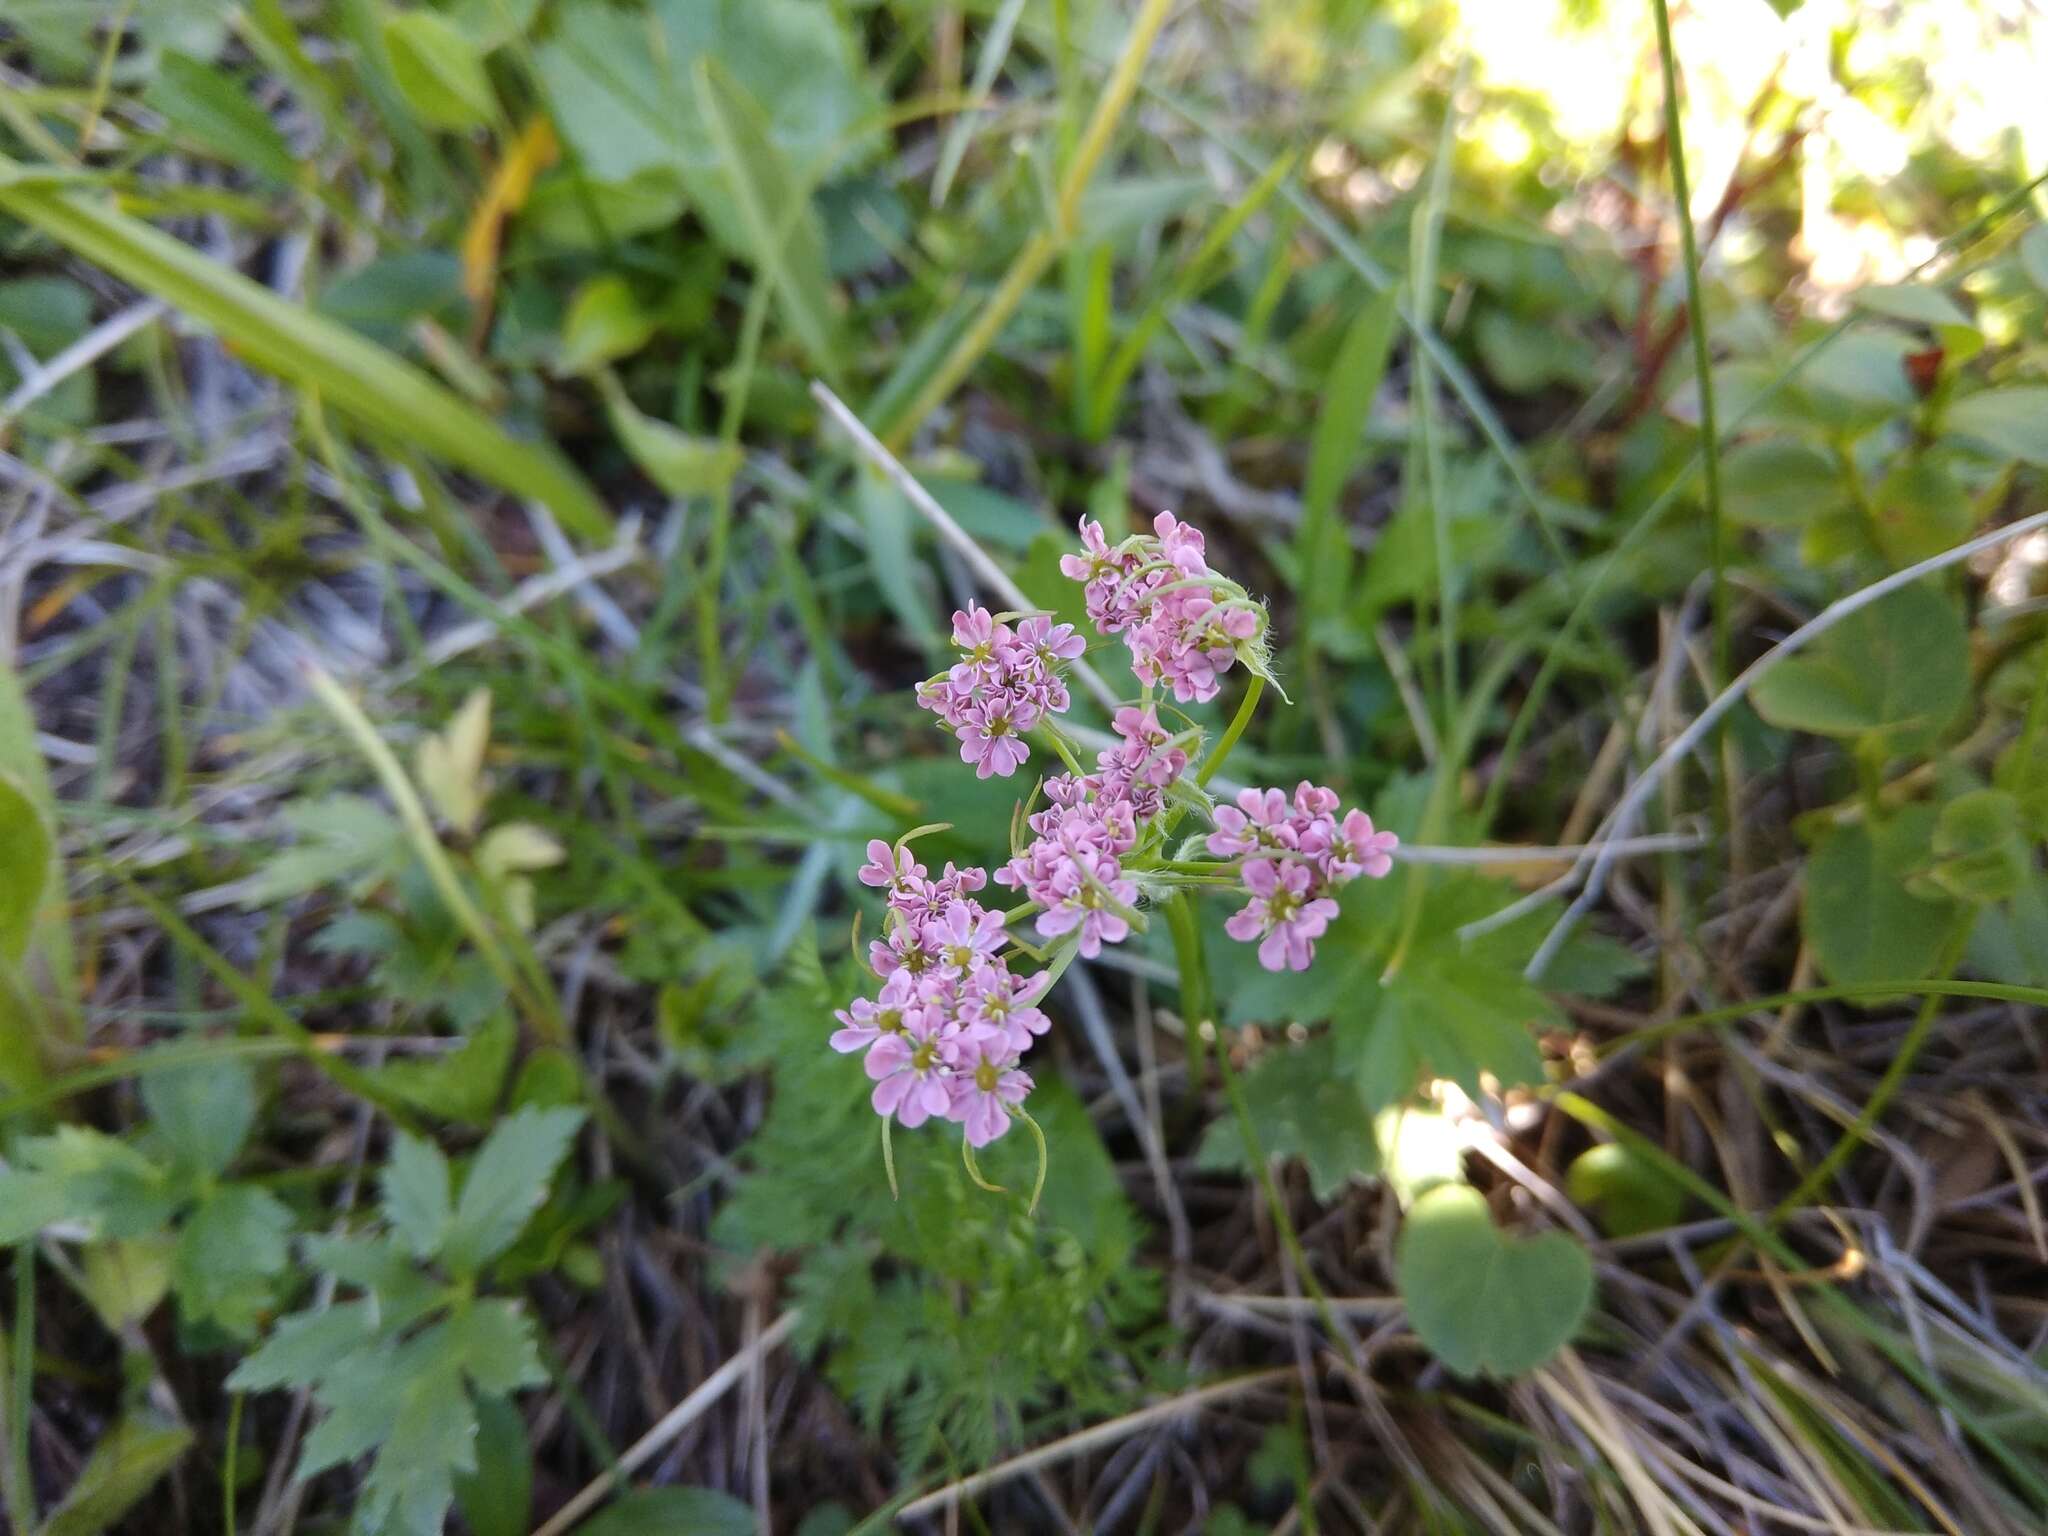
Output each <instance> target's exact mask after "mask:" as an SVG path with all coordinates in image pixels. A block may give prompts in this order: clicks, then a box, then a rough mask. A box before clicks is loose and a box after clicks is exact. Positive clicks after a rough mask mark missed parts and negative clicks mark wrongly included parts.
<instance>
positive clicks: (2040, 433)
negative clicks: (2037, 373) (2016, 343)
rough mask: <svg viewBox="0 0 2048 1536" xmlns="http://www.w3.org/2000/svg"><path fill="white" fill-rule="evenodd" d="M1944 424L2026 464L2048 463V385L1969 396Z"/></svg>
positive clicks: (2010, 386) (1952, 408)
mask: <svg viewBox="0 0 2048 1536" xmlns="http://www.w3.org/2000/svg"><path fill="white" fill-rule="evenodd" d="M1942 426H1943V427H1944V428H1945V429H1946V430H1947V431H1949V432H1952V433H1955V434H1957V435H1958V436H1961V437H1969V438H1975V439H1976V440H1977V441H1978V442H1981V443H1988V444H1989V445H1990V446H1991V447H1993V448H1995V449H1996V450H1998V452H1999V453H2001V454H2003V455H2004V456H2006V457H2007V458H2013V459H2018V460H2019V461H2020V462H2021V463H2023V464H2048V384H2008V385H2005V386H2003V387H2002V388H1998V389H1986V390H1981V391H1979V392H1978V393H1977V394H1974V395H1966V396H1965V397H1964V398H1963V399H1961V400H1958V401H1957V402H1956V403H1955V404H1954V405H1952V406H1950V407H1949V408H1948V414H1947V415H1946V416H1945V417H1943V418H1942Z"/></svg>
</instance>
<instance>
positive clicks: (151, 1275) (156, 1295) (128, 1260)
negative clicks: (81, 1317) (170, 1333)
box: [0, 1190, 172, 1329]
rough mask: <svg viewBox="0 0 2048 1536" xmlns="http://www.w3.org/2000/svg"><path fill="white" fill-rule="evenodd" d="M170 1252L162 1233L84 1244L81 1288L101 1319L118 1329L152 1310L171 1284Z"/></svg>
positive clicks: (0, 1197)
mask: <svg viewBox="0 0 2048 1536" xmlns="http://www.w3.org/2000/svg"><path fill="white" fill-rule="evenodd" d="M6 1198H7V1196H6V1193H5V1192H4V1190H0V1200H5V1199H6ZM171 1252H172V1240H171V1239H170V1238H169V1237H163V1236H159V1237H132V1238H113V1239H109V1240H107V1241H105V1242H98V1243H89V1244H87V1245H86V1249H85V1252H84V1253H83V1254H82V1255H81V1256H80V1258H79V1262H78V1271H79V1279H80V1281H81V1285H80V1289H81V1290H82V1291H83V1292H84V1293H85V1299H86V1300H87V1301H88V1302H90V1303H91V1304H92V1309H93V1311H95V1312H97V1313H98V1314H99V1316H100V1321H101V1322H103V1323H105V1324H106V1325H107V1327H108V1328H110V1329H119V1328H121V1327H122V1326H123V1325H125V1324H128V1323H134V1322H140V1321H141V1320H142V1319H143V1318H145V1317H147V1316H149V1314H150V1313H152V1312H154V1311H155V1310H156V1307H157V1303H158V1302H160V1301H162V1300H163V1299H164V1294H165V1293H166V1292H167V1291H169V1290H170V1288H171Z"/></svg>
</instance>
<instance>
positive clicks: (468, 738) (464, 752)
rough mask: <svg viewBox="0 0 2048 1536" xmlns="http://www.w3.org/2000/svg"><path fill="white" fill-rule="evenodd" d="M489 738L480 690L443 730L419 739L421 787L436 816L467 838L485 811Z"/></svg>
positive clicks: (486, 702)
mask: <svg viewBox="0 0 2048 1536" xmlns="http://www.w3.org/2000/svg"><path fill="white" fill-rule="evenodd" d="M490 740H491V693H490V690H489V689H488V688H479V689H477V690H476V692H474V693H472V694H471V695H470V696H469V697H468V698H467V699H466V700H464V701H463V705H462V708H461V709H459V710H457V711H456V712H455V718H454V719H453V720H451V721H449V722H448V729H447V730H445V731H442V732H440V733H439V734H437V735H433V736H429V737H428V738H427V739H426V740H425V741H423V742H421V743H420V751H419V761H418V763H417V765H416V772H417V774H418V777H419V781H420V789H421V791H422V792H423V793H424V794H425V795H426V797H427V799H428V801H429V802H430V803H431V804H432V805H433V807H434V809H435V810H436V811H438V812H439V813H440V816H441V819H442V820H443V821H445V822H447V823H448V825H449V826H451V827H453V828H454V829H455V830H456V831H457V832H459V833H461V834H462V835H463V836H464V837H467V836H468V835H469V834H470V833H472V832H474V831H475V830H476V824H477V818H478V817H480V816H482V815H483V809H484V777H483V771H484V749H485V748H486V747H487V746H489V745H490Z"/></svg>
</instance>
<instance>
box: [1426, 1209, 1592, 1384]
mask: <svg viewBox="0 0 2048 1536" xmlns="http://www.w3.org/2000/svg"><path fill="white" fill-rule="evenodd" d="M1394 1269H1395V1280H1396V1282H1397V1284H1398V1285H1399V1287H1400V1291H1401V1301H1402V1304H1403V1305H1404V1306H1405V1307H1406V1308H1407V1310H1408V1321H1409V1322H1410V1323H1411V1324H1412V1325H1413V1326H1414V1328H1415V1333H1416V1336H1417V1337H1418V1338H1420V1339H1421V1340H1422V1342H1423V1344H1424V1345H1425V1346H1426V1347H1427V1348H1428V1349H1429V1351H1430V1353H1431V1354H1433V1355H1435V1356H1436V1357H1437V1359H1439V1360H1441V1361H1442V1362H1443V1363H1444V1364H1445V1365H1447V1366H1448V1367H1450V1369H1451V1370H1453V1371H1455V1372H1457V1373H1458V1374H1459V1375H1460V1376H1478V1375H1482V1374H1483V1375H1488V1376H1496V1377H1510V1376H1519V1375H1521V1374H1523V1373H1524V1372H1525V1371H1532V1370H1534V1369H1535V1368H1536V1367H1537V1366H1539V1365H1541V1364H1543V1362H1544V1361H1546V1360H1548V1359H1549V1358H1550V1357H1551V1356H1552V1355H1554V1354H1556V1353H1557V1352H1558V1350H1560V1349H1562V1348H1563V1347H1564V1346H1565V1344H1566V1343H1568V1342H1569V1341H1570V1339H1571V1336H1572V1335H1573V1334H1574V1333H1576V1332H1577V1331H1578V1327H1579V1324H1580V1322H1582V1321H1583V1320H1584V1318H1585V1316H1586V1311H1587V1309H1588V1308H1589V1307H1590V1306H1591V1305H1592V1303H1593V1261H1592V1259H1591V1258H1590V1257H1589V1256H1588V1255H1587V1253H1586V1250H1585V1249H1584V1248H1582V1247H1581V1246H1580V1245H1579V1244H1578V1243H1577V1242H1576V1241H1574V1240H1573V1239H1572V1238H1570V1237H1568V1236H1566V1235H1565V1234H1564V1233H1562V1232H1544V1233H1541V1234H1539V1235H1537V1236H1535V1237H1511V1236H1509V1235H1508V1234H1506V1233H1504V1232H1502V1231H1501V1230H1500V1229H1499V1228H1498V1227H1496V1226H1495V1225H1494V1224H1493V1217H1492V1216H1491V1214H1489V1213H1488V1211H1487V1208H1486V1200H1485V1198H1484V1197H1483V1196H1481V1195H1480V1194H1479V1193H1478V1192H1477V1191H1475V1190H1471V1189H1466V1188H1462V1187H1460V1186H1455V1185H1447V1186H1440V1187H1438V1188H1436V1189H1433V1190H1431V1191H1430V1192H1429V1193H1428V1194H1426V1195H1424V1196H1423V1197H1422V1198H1421V1199H1419V1200H1417V1201H1416V1202H1415V1204H1414V1206H1413V1207H1412V1208H1411V1209H1410V1210H1409V1212H1408V1215H1407V1218H1406V1220H1404V1221H1403V1222H1402V1224H1401V1237H1400V1241H1399V1242H1398V1244H1397V1245H1396V1247H1395V1253H1394Z"/></svg>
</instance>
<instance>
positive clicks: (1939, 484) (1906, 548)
mask: <svg viewBox="0 0 2048 1536" xmlns="http://www.w3.org/2000/svg"><path fill="white" fill-rule="evenodd" d="M1870 502H1871V507H1872V509H1873V510H1874V511H1875V513H1876V524H1875V527H1874V530H1873V531H1874V532H1875V534H1876V536H1877V546H1878V548H1879V549H1881V550H1883V551H1884V553H1885V558H1886V559H1888V560H1890V561H1891V563H1892V564H1893V565H1895V566H1901V567H1903V566H1908V565H1911V564H1913V563H1914V562H1915V561H1919V560H1925V559H1926V558H1927V557H1928V556H1930V555H1938V554H1940V553H1941V552H1942V551H1943V550H1944V549H1949V548H1952V547H1953V546H1955V545H1957V544H1960V543H1962V542H1963V540H1964V539H1967V538H1968V537H1969V536H1970V533H1971V531H1972V529H1973V528H1974V527H1975V524H1976V520H1977V511H1976V508H1975V507H1974V506H1973V505H1972V504H1971V500H1970V493H1969V492H1968V491H1967V490H1965V489H1964V487H1963V485H1962V484H1961V482H1960V481H1958V480H1957V478H1956V476H1955V474H1954V472H1953V471H1952V470H1951V469H1950V468H1949V465H1948V462H1947V458H1946V456H1937V455H1934V454H1927V453H1916V454H1913V455H1910V456H1908V457H1906V458H1903V459H1901V460H1900V461H1899V462H1898V463H1897V464H1895V465H1894V466H1892V469H1891V472H1890V473H1889V474H1887V475H1886V476H1885V477H1884V478H1883V479H1882V480H1880V481H1879V482H1878V483H1877V486H1876V488H1875V489H1873V490H1872V491H1871V493H1870Z"/></svg>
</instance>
